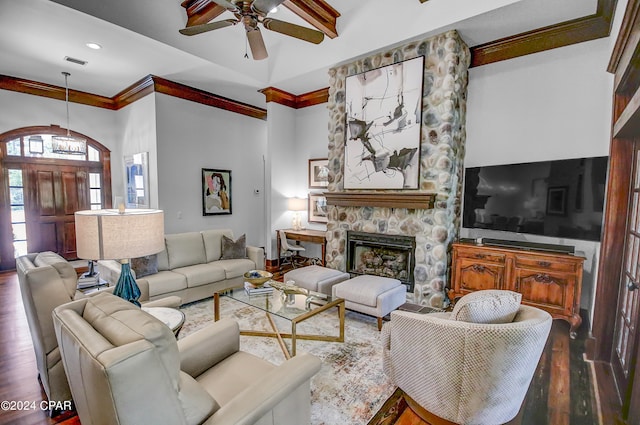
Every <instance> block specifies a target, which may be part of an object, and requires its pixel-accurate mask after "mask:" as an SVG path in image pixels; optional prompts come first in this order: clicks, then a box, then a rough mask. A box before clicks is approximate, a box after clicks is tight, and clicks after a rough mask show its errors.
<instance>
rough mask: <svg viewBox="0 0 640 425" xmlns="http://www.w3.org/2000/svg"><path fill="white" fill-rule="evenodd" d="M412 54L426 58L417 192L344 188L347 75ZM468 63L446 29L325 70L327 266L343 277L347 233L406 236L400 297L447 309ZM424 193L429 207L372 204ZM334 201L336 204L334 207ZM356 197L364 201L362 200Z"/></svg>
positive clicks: (347, 252) (459, 44) (457, 39)
mask: <svg viewBox="0 0 640 425" xmlns="http://www.w3.org/2000/svg"><path fill="white" fill-rule="evenodd" d="M418 56H424V57H425V60H424V74H423V89H422V115H421V117H420V129H421V131H420V133H421V136H420V137H421V141H420V151H419V155H420V156H419V158H420V160H419V176H418V189H417V190H416V189H412V190H368V191H362V190H345V188H344V174H343V168H344V162H345V141H346V107H345V80H346V77H347V76H350V75H355V74H359V73H362V72H365V71H369V70H373V69H376V68H380V67H382V66H386V65H390V64H393V63H398V62H402V61H405V60H409V59H413V58H415V57H418ZM470 58H471V55H470V52H469V48H468V47H467V46H466V45H465V43H464V41H463V40H462V39H461V38H460V36H459V35H458V33H457V32H456V31H448V32H446V33H443V34H440V35H437V36H435V37H431V38H428V39H425V40H418V41H413V42H410V43H406V44H404V45H401V46H397V47H394V48H392V49H389V50H387V51H381V52H377V53H374V54H372V55H370V56H368V57H363V58H360V59H358V60H355V61H353V62H351V63H347V64H344V65H340V66H337V67H335V68H332V69H330V70H329V101H328V105H327V108H328V109H329V145H328V151H329V152H328V158H329V185H328V188H327V204H328V214H327V216H328V217H327V218H328V223H327V251H326V264H327V267H331V268H334V269H338V270H342V271H347V266H348V265H347V262H348V261H349V259H348V257H349V255H351V251H350V250H349V248H348V243H347V235H348V234H349V233H350V232H365V233H377V234H380V235H402V236H408V237H411V238H414V240H415V248H414V251H413V257H414V262H413V283H412V286H413V287H412V292H408V293H407V298H408V300H409V301H413V302H417V303H420V304H423V305H428V306H432V307H443V306H444V305H445V304H446V303H447V299H446V295H445V291H444V289H445V286H446V279H447V278H446V277H447V270H448V268H449V263H450V260H449V258H448V252H449V248H450V245H451V243H452V242H453V240H454V239H455V238H456V236H457V232H458V228H459V222H460V205H461V185H462V171H463V160H464V143H465V137H466V136H465V134H466V133H465V121H466V93H467V77H468V67H469V63H470ZM427 194H429V195H431V196H433V201H434V202H433V204H432V205H431V204H428V203H426V202H424V203H422V204H420V205H418V206H416V205H415V204H412V203H408V202H403V201H401V202H396V198H394V200H393V201H392V202H388V203H387V204H380V203H379V202H378V201H379V200H377V199H376V198H377V197H379V198H381V199H382V198H385V197H388V196H394V197H396V195H397V196H399V197H400V199H402V198H404V197H406V198H409V197H411V196H413V197H418V198H419V197H420V196H423V195H427ZM338 198H339V199H340V202H335V201H334V200H335V199H338ZM356 198H358V200H356ZM362 198H366V199H365V201H362V202H361V201H360V199H362ZM371 199H373V201H371ZM377 254H380V256H387V257H389V256H390V255H388V254H385V253H383V252H378V253H377ZM377 254H376V253H375V252H374V253H373V254H367V255H368V256H374V257H375V255H377ZM375 261H376V262H377V261H380V260H375ZM349 267H351V264H349ZM407 273H409V274H410V272H407Z"/></svg>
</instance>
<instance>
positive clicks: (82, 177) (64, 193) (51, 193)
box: [23, 164, 90, 259]
mask: <svg viewBox="0 0 640 425" xmlns="http://www.w3.org/2000/svg"><path fill="white" fill-rule="evenodd" d="M25 165H26V166H25V168H24V169H23V176H24V181H25V218H26V224H27V240H28V247H29V252H41V251H53V252H57V253H58V254H60V255H61V256H63V257H65V258H67V259H75V258H77V256H76V232H75V219H74V213H75V212H76V211H79V210H85V209H89V208H90V202H89V199H88V196H87V195H88V194H89V187H88V186H87V185H88V182H87V178H88V177H87V176H88V170H87V168H86V167H85V166H75V165H64V166H60V165H40V164H25Z"/></svg>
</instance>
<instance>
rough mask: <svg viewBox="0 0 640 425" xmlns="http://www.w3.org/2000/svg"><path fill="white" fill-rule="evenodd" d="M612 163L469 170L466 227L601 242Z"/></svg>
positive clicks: (580, 160)
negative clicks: (608, 166) (609, 166)
mask: <svg viewBox="0 0 640 425" xmlns="http://www.w3.org/2000/svg"><path fill="white" fill-rule="evenodd" d="M607 163H608V157H606V156H602V157H592V158H577V159H563V160H554V161H542V162H529V163H522V164H506V165H493V166H486V167H472V168H466V169H465V179H464V204H463V213H462V225H463V227H465V228H470V229H492V230H503V231H508V232H517V233H528V234H534V235H543V236H551V237H556V238H570V239H581V240H590V241H599V240H600V233H601V230H602V217H603V206H604V192H605V186H606V179H607Z"/></svg>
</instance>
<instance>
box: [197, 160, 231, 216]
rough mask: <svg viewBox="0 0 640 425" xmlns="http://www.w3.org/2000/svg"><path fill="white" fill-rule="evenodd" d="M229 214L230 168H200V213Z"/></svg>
mask: <svg viewBox="0 0 640 425" xmlns="http://www.w3.org/2000/svg"><path fill="white" fill-rule="evenodd" d="M216 214H231V170H212V169H210V168H203V169H202V215H216Z"/></svg>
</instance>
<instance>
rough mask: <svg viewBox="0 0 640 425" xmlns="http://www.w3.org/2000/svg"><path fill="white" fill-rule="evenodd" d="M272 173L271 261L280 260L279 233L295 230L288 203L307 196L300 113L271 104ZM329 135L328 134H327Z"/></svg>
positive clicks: (269, 154)
mask: <svg viewBox="0 0 640 425" xmlns="http://www.w3.org/2000/svg"><path fill="white" fill-rule="evenodd" d="M267 116H268V119H267V122H268V149H267V155H266V162H267V170H269V184H268V186H267V193H268V194H269V205H268V207H267V208H268V210H269V212H268V225H269V231H268V232H267V233H268V234H267V235H266V237H267V239H268V240H270V242H271V243H269V244H267V258H268V259H276V258H278V254H277V252H276V230H278V229H288V228H291V221H292V219H293V212H291V211H288V210H287V200H288V198H293V197H304V196H305V193H306V192H305V183H304V181H306V180H303V177H304V176H306V171H304V170H305V168H304V167H305V166H306V165H302V164H301V163H300V160H299V158H298V155H297V151H298V147H297V145H296V142H297V141H296V133H295V128H296V110H295V109H292V108H289V107H287V106H283V105H280V104H278V103H275V102H269V103H268V104H267ZM325 134H326V132H325Z"/></svg>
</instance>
